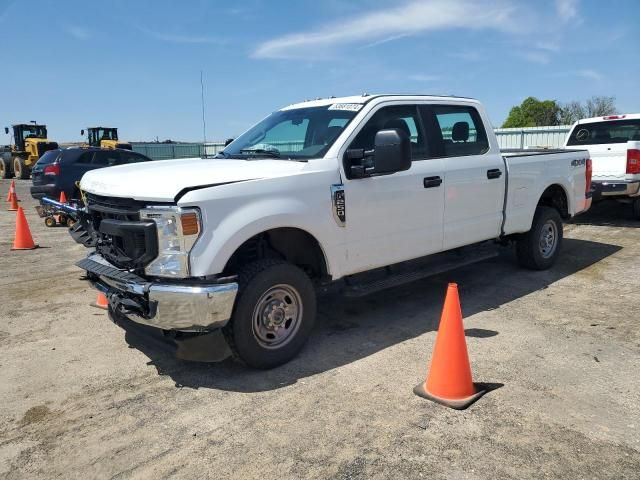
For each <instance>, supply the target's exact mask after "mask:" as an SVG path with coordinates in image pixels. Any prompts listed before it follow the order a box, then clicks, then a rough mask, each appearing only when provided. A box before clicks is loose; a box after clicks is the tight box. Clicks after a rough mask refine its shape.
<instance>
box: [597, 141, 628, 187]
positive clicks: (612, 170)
mask: <svg viewBox="0 0 640 480" xmlns="http://www.w3.org/2000/svg"><path fill="white" fill-rule="evenodd" d="M588 148H589V153H590V154H591V160H592V161H593V178H594V179H599V178H602V179H605V178H608V179H616V180H624V178H625V177H626V174H627V144H626V143H614V144H609V145H589V147H588Z"/></svg>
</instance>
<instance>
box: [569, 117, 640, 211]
mask: <svg viewBox="0 0 640 480" xmlns="http://www.w3.org/2000/svg"><path fill="white" fill-rule="evenodd" d="M565 146H566V147H567V148H586V149H588V150H589V153H590V155H591V159H592V160H593V189H594V197H593V199H594V201H597V200H601V199H604V198H609V199H615V200H618V201H621V202H628V203H630V204H631V205H632V208H633V215H634V217H635V218H636V219H637V220H640V114H638V113H636V114H632V115H609V116H606V117H595V118H585V119H584V120H579V121H578V122H576V123H575V124H574V125H573V127H572V128H571V132H570V133H569V135H568V136H567V140H566V142H565Z"/></svg>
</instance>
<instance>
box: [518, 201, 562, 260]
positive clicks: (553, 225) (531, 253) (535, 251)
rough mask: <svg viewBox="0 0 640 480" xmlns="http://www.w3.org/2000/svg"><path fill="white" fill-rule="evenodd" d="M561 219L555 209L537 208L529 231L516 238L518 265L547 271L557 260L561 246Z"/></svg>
mask: <svg viewBox="0 0 640 480" xmlns="http://www.w3.org/2000/svg"><path fill="white" fill-rule="evenodd" d="M562 239H563V232H562V218H561V217H560V214H559V213H558V211H557V210H556V209H555V208H551V207H538V208H536V213H535V215H534V216H533V225H532V226H531V230H529V231H528V232H527V233H525V234H523V235H522V236H521V237H520V238H518V241H517V244H516V252H517V256H518V263H520V265H521V266H523V267H525V268H528V269H530V270H547V269H548V268H551V267H552V266H553V264H554V263H555V262H556V260H557V258H558V254H559V253H560V248H561V246H562Z"/></svg>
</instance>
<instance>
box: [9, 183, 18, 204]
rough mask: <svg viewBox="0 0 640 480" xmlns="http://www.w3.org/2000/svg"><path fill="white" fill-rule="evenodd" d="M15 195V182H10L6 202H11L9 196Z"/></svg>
mask: <svg viewBox="0 0 640 480" xmlns="http://www.w3.org/2000/svg"><path fill="white" fill-rule="evenodd" d="M12 193H16V181H15V180H11V185H9V193H7V202H10V201H11V194H12Z"/></svg>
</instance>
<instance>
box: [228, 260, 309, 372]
mask: <svg viewBox="0 0 640 480" xmlns="http://www.w3.org/2000/svg"><path fill="white" fill-rule="evenodd" d="M238 283H239V292H238V298H237V300H236V305H235V308H234V311H233V316H232V318H231V321H230V322H229V324H228V325H227V326H226V327H225V328H224V330H223V331H224V334H225V337H226V338H227V343H228V344H229V347H230V348H231V351H232V352H233V354H234V358H236V359H237V360H240V361H241V362H243V363H245V364H246V365H248V366H250V367H253V368H261V369H267V368H273V367H276V366H278V365H282V364H283V363H286V362H288V361H289V360H291V359H292V358H293V357H295V356H296V354H297V353H298V352H299V351H300V349H301V348H302V347H303V345H304V344H305V342H306V341H307V339H308V338H309V335H310V334H311V330H312V328H313V324H314V322H315V316H316V295H315V290H314V288H313V284H312V283H311V280H310V279H309V277H308V276H307V275H306V274H305V273H304V272H303V271H302V270H300V269H299V268H298V267H296V266H295V265H292V264H290V263H287V262H284V261H281V260H271V259H266V260H260V261H257V262H254V263H251V264H249V265H247V266H245V267H244V268H243V269H242V270H241V272H240V274H239V275H238Z"/></svg>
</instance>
